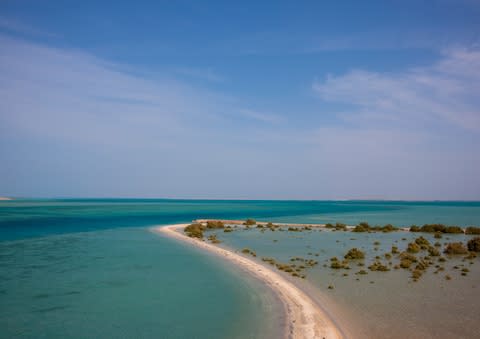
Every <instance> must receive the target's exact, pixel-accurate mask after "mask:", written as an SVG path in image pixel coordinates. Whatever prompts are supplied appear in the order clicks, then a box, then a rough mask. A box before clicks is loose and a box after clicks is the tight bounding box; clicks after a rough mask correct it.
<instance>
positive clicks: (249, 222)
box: [243, 219, 257, 226]
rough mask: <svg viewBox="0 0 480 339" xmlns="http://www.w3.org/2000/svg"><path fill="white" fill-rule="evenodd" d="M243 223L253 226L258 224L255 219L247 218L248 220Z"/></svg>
mask: <svg viewBox="0 0 480 339" xmlns="http://www.w3.org/2000/svg"><path fill="white" fill-rule="evenodd" d="M243 224H244V225H245V226H253V225H256V224H257V222H256V221H255V219H247V220H245V222H244V223H243Z"/></svg>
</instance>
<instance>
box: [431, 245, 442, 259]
mask: <svg viewBox="0 0 480 339" xmlns="http://www.w3.org/2000/svg"><path fill="white" fill-rule="evenodd" d="M428 254H429V255H431V256H432V257H438V256H439V255H440V251H439V250H438V249H436V248H435V247H432V246H430V247H429V248H428Z"/></svg>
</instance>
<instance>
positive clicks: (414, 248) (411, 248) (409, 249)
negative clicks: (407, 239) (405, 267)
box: [407, 242, 420, 253]
mask: <svg viewBox="0 0 480 339" xmlns="http://www.w3.org/2000/svg"><path fill="white" fill-rule="evenodd" d="M407 252H409V253H418V252H420V246H418V244H417V243H415V242H411V243H408V246H407Z"/></svg>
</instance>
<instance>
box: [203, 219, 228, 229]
mask: <svg viewBox="0 0 480 339" xmlns="http://www.w3.org/2000/svg"><path fill="white" fill-rule="evenodd" d="M224 227H225V225H224V224H223V222H221V221H219V220H209V221H207V228H208V229H220V228H224Z"/></svg>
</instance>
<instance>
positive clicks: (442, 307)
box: [205, 222, 480, 338]
mask: <svg viewBox="0 0 480 339" xmlns="http://www.w3.org/2000/svg"><path fill="white" fill-rule="evenodd" d="M247 224H250V225H231V226H230V227H229V226H228V224H226V227H227V230H228V231H227V232H225V229H216V228H210V229H206V230H205V235H207V236H211V235H215V237H214V238H215V243H216V246H220V247H223V248H225V249H229V250H232V251H235V252H238V253H242V254H243V255H246V256H249V257H250V258H252V259H253V260H256V261H258V262H261V263H262V264H264V265H267V266H269V267H272V268H273V269H275V270H277V271H279V272H281V273H282V274H283V275H284V276H285V277H287V278H288V279H290V280H291V281H292V282H294V283H295V284H297V286H299V287H301V288H302V289H303V290H304V291H306V293H308V295H309V296H310V297H311V298H312V299H314V300H316V301H317V302H318V304H320V305H322V307H323V308H325V309H327V310H328V312H329V313H330V315H331V316H332V318H334V319H335V321H336V322H337V323H338V324H339V326H340V327H341V328H342V329H344V330H345V331H346V333H347V334H349V336H351V337H355V338H386V337H388V338H404V337H411V338H452V337H455V338H474V337H479V336H480V329H479V327H478V325H477V324H478V320H479V314H480V299H479V294H478V289H479V287H480V263H479V258H478V257H477V255H476V253H477V252H474V251H472V252H468V251H467V252H465V253H462V254H449V253H446V252H448V248H449V244H452V243H462V244H463V246H464V248H465V249H466V248H467V243H468V242H469V241H471V240H472V239H475V238H476V237H478V235H474V234H464V233H442V234H440V235H439V233H438V232H437V233H425V232H410V231H409V230H408V229H399V230H396V231H391V232H382V231H370V232H353V231H352V228H349V229H347V228H343V227H340V228H338V227H337V229H336V228H335V227H332V228H326V227H317V226H312V227H308V226H307V227H304V226H303V227H300V226H297V227H291V226H287V225H283V226H282V225H280V226H278V225H275V224H270V225H275V227H265V225H260V227H257V226H256V225H255V224H252V223H251V222H250V223H247ZM340 225H341V224H340ZM352 249H356V250H357V251H358V252H360V253H362V254H363V256H364V258H363V259H362V258H359V259H356V257H355V254H356V253H357V252H355V251H354V252H353V254H352V252H351V250H352ZM252 254H254V255H252ZM346 257H347V258H346ZM406 261H410V263H408V265H407V264H406V263H405V262H406ZM402 264H403V265H402Z"/></svg>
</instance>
